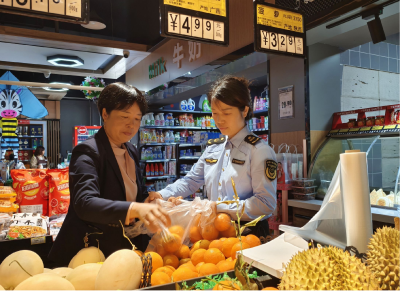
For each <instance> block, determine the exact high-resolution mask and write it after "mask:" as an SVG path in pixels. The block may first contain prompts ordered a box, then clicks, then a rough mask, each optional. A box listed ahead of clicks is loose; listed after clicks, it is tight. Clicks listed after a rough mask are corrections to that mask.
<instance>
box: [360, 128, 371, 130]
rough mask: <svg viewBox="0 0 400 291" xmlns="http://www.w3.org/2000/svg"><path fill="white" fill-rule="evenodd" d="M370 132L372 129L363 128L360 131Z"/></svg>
mask: <svg viewBox="0 0 400 291" xmlns="http://www.w3.org/2000/svg"><path fill="white" fill-rule="evenodd" d="M369 130H371V127H362V128H361V129H360V131H369Z"/></svg>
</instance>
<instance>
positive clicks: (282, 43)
mask: <svg viewBox="0 0 400 291" xmlns="http://www.w3.org/2000/svg"><path fill="white" fill-rule="evenodd" d="M278 39H279V50H280V51H281V52H286V47H287V45H286V35H285V34H278Z"/></svg>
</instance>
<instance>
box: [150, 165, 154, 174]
mask: <svg viewBox="0 0 400 291" xmlns="http://www.w3.org/2000/svg"><path fill="white" fill-rule="evenodd" d="M150 176H154V164H153V163H152V164H151V166H150Z"/></svg>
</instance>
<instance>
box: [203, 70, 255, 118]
mask: <svg viewBox="0 0 400 291" xmlns="http://www.w3.org/2000/svg"><path fill="white" fill-rule="evenodd" d="M249 86H250V82H249V80H247V79H245V78H238V77H234V76H229V75H227V76H224V77H222V78H220V79H219V80H217V81H216V82H215V83H214V84H213V85H212V86H211V90H210V92H209V93H208V94H207V100H208V102H209V103H210V105H211V104H212V101H213V100H219V101H221V102H223V103H225V104H227V105H229V106H234V107H237V108H239V110H240V111H244V109H245V108H246V106H248V107H249V112H248V113H247V116H246V118H245V119H246V120H250V119H251V118H252V117H253V108H252V106H251V95H250V88H249Z"/></svg>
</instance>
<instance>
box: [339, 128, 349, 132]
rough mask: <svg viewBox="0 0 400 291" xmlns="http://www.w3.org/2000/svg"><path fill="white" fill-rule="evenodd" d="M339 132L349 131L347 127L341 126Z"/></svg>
mask: <svg viewBox="0 0 400 291" xmlns="http://www.w3.org/2000/svg"><path fill="white" fill-rule="evenodd" d="M339 132H349V128H342V129H341V130H339Z"/></svg>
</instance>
